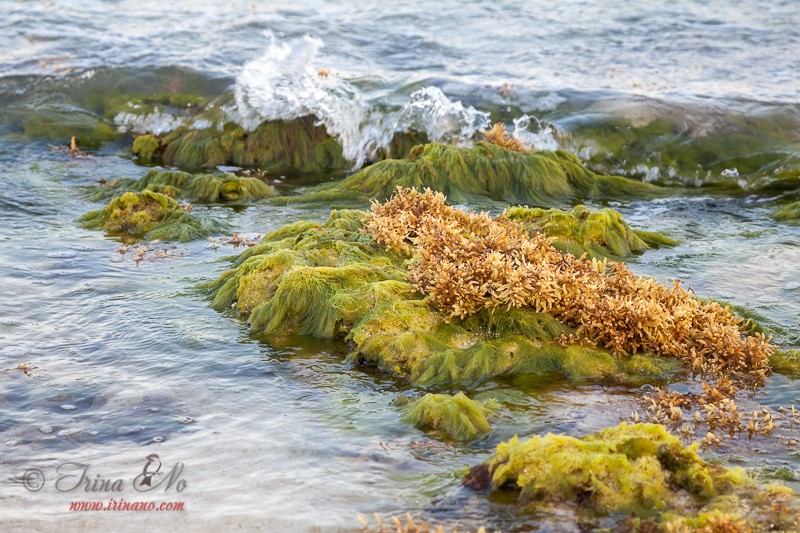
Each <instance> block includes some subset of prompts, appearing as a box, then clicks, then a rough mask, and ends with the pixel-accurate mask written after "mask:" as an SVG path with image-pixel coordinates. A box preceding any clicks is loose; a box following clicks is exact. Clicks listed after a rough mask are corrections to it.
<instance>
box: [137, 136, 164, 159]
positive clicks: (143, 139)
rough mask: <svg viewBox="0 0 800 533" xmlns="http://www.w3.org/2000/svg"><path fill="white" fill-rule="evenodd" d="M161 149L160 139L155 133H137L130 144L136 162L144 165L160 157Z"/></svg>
mask: <svg viewBox="0 0 800 533" xmlns="http://www.w3.org/2000/svg"><path fill="white" fill-rule="evenodd" d="M161 150H162V147H161V141H159V139H158V137H156V136H155V135H138V136H137V137H136V138H135V139H134V140H133V145H132V146H131V153H132V154H133V155H135V156H136V157H137V162H139V163H143V164H145V165H149V164H150V163H155V162H156V161H157V160H158V159H159V158H160V157H161Z"/></svg>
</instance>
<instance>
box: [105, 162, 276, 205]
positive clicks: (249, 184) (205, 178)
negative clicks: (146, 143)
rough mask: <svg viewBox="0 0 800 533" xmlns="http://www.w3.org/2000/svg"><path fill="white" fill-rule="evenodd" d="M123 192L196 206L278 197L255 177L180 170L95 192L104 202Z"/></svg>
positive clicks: (157, 172) (154, 173) (152, 173)
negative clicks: (155, 194) (161, 196)
mask: <svg viewBox="0 0 800 533" xmlns="http://www.w3.org/2000/svg"><path fill="white" fill-rule="evenodd" d="M120 190H130V191H138V192H143V191H153V192H158V193H162V194H165V195H166V196H170V197H173V198H181V199H183V200H187V201H190V202H195V203H207V204H221V203H248V202H253V201H257V200H261V199H263V198H270V197H273V196H275V195H276V193H275V189H274V188H273V187H271V186H269V185H267V184H266V183H264V182H263V181H261V180H259V179H256V178H247V177H238V176H235V175H234V174H190V173H188V172H183V171H179V170H155V169H154V170H151V171H149V172H148V173H147V174H145V175H144V176H143V177H142V178H141V179H139V180H136V181H130V180H124V181H121V182H120V183H118V184H117V185H116V186H115V187H111V188H109V187H103V188H101V189H99V190H97V191H96V194H95V199H101V198H104V197H106V196H108V195H109V194H114V193H117V192H118V191H120Z"/></svg>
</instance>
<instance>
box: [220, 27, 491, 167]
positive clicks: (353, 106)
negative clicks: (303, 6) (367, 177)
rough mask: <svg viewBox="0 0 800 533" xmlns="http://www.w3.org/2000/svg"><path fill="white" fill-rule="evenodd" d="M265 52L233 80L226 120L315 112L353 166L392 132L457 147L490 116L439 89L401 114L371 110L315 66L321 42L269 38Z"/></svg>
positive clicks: (423, 93) (414, 98) (247, 124)
mask: <svg viewBox="0 0 800 533" xmlns="http://www.w3.org/2000/svg"><path fill="white" fill-rule="evenodd" d="M267 37H268V38H269V41H270V42H269V45H268V46H267V49H266V51H265V52H264V54H263V55H262V56H261V57H259V58H258V59H255V60H253V61H250V62H249V63H247V64H246V65H245V66H244V67H243V68H242V71H241V73H240V74H239V76H238V77H237V79H236V86H235V88H234V98H235V107H232V108H228V109H226V112H227V114H228V115H229V116H230V118H232V119H234V120H236V121H237V122H238V123H240V124H241V125H242V126H243V127H244V128H245V129H248V130H253V129H255V128H256V127H258V125H259V124H260V123H261V122H262V121H264V120H290V119H293V118H297V117H302V116H306V115H313V116H315V117H316V118H317V120H318V123H319V124H321V125H323V126H325V129H326V130H327V131H328V133H329V134H330V135H332V136H334V137H336V138H337V139H338V141H339V142H340V143H341V145H342V148H343V152H344V157H345V158H346V159H348V160H350V161H353V162H354V164H355V165H354V166H355V168H358V167H361V166H363V165H364V163H365V162H366V161H368V160H370V159H373V158H374V157H375V156H376V154H377V152H378V150H380V149H381V148H384V147H386V146H388V144H389V142H390V141H391V140H392V137H393V136H394V134H395V132H398V131H410V130H414V131H420V132H424V133H426V134H427V136H428V138H429V139H430V140H432V141H440V142H461V141H465V140H467V139H470V138H472V137H473V136H474V134H475V133H476V132H477V131H479V130H480V129H483V128H485V127H487V126H488V125H489V114H488V113H484V112H482V111H478V110H476V109H475V108H474V107H472V106H464V105H463V104H462V103H461V102H453V101H451V100H450V99H449V98H447V96H445V94H444V93H443V92H442V91H441V89H439V88H437V87H425V88H423V89H420V90H418V91H415V92H414V93H412V94H411V97H410V100H409V102H407V103H406V104H405V105H404V106H403V107H402V108H401V109H400V110H399V111H396V112H394V113H392V112H386V111H383V110H379V109H376V108H375V106H373V105H371V103H370V102H369V101H368V100H369V99H368V97H367V96H366V95H365V94H364V93H363V92H362V91H361V90H360V89H359V88H358V87H356V86H355V85H354V83H352V82H351V81H350V80H348V79H347V78H346V77H345V76H344V74H342V73H330V72H327V71H321V70H320V68H319V66H318V65H317V64H316V59H317V54H318V52H319V50H320V48H322V46H323V43H322V41H320V40H319V39H314V38H312V37H310V36H304V37H302V38H299V39H293V40H289V41H285V42H281V41H279V40H278V39H277V38H276V37H275V36H274V35H273V34H271V33H267Z"/></svg>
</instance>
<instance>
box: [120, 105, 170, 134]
mask: <svg viewBox="0 0 800 533" xmlns="http://www.w3.org/2000/svg"><path fill="white" fill-rule="evenodd" d="M132 107H133V109H136V106H132ZM114 123H115V124H117V125H118V127H119V130H120V131H132V132H134V133H154V134H156V135H160V134H162V133H167V132H170V131H173V130H176V129H178V128H179V127H180V126H182V125H183V123H184V119H183V118H181V117H178V116H175V115H171V114H169V113H163V112H161V111H159V109H158V108H157V107H156V108H155V109H154V110H153V112H152V113H147V114H144V115H139V114H136V113H135V112H130V111H121V112H119V113H117V116H115V117H114Z"/></svg>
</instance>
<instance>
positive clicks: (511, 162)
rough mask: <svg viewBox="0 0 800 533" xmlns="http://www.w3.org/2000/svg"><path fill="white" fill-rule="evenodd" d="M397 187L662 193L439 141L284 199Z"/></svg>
mask: <svg viewBox="0 0 800 533" xmlns="http://www.w3.org/2000/svg"><path fill="white" fill-rule="evenodd" d="M397 187H416V188H419V189H424V188H426V187H429V188H431V189H433V190H435V191H438V192H442V193H444V194H445V195H447V196H448V197H449V198H450V201H451V202H454V203H462V202H469V201H472V200H476V199H484V200H485V199H487V198H489V199H492V200H498V201H503V202H506V203H513V204H528V205H535V206H550V205H554V204H556V203H558V202H563V201H565V200H570V199H573V198H589V197H610V198H615V199H620V198H630V197H647V196H655V195H658V194H660V193H659V189H658V188H657V187H655V186H653V185H648V184H646V183H641V182H637V181H633V180H629V179H626V178H621V177H616V176H599V175H597V174H595V173H593V172H591V171H589V170H587V169H586V168H585V167H583V166H582V165H581V164H580V162H579V161H578V159H577V158H576V157H575V156H574V155H572V154H570V153H567V152H562V151H558V152H530V153H520V152H516V151H512V150H508V149H506V148H503V147H501V146H498V145H495V144H491V143H486V142H479V143H477V144H476V145H475V146H474V147H460V146H453V145H443V144H437V143H431V144H427V145H424V146H417V147H415V148H414V149H413V150H412V151H411V153H410V154H409V155H408V157H406V158H405V159H392V160H385V161H381V162H379V163H376V164H374V165H372V166H369V167H367V168H365V169H362V170H361V171H359V172H357V173H356V174H354V175H352V176H350V177H348V178H347V179H345V180H343V181H341V182H338V183H331V184H325V185H319V186H317V187H314V188H312V189H309V190H307V191H306V192H305V193H304V194H302V195H301V196H299V197H290V198H286V201H290V202H295V201H296V202H319V201H345V200H349V201H361V202H367V201H369V200H372V199H378V200H383V199H386V198H388V197H389V196H391V195H392V194H393V193H394V191H395V190H396V188H397Z"/></svg>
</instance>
